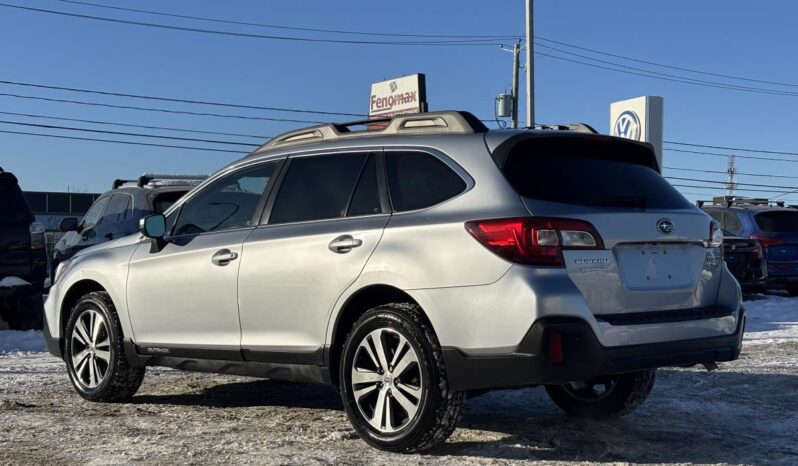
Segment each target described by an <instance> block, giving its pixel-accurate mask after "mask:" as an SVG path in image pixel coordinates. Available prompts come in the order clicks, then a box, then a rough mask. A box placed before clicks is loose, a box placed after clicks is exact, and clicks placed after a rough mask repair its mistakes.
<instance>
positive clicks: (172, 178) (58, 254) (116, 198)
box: [50, 174, 206, 278]
mask: <svg viewBox="0 0 798 466" xmlns="http://www.w3.org/2000/svg"><path fill="white" fill-rule="evenodd" d="M205 178H206V175H156V174H146V175H143V176H141V177H140V178H139V179H138V180H114V183H113V185H112V186H111V190H110V191H108V192H107V193H105V194H103V195H102V196H100V197H99V198H98V199H97V200H96V201H95V202H94V204H93V205H92V206H91V208H89V210H88V211H87V212H86V215H84V216H83V219H81V220H78V219H77V218H75V217H67V218H65V219H63V220H62V221H61V225H60V229H61V231H64V232H66V235H64V236H63V238H61V240H59V241H58V243H56V245H55V251H54V252H53V260H52V263H51V274H50V277H52V278H54V277H55V272H56V270H57V269H58V264H60V263H61V262H63V261H64V260H66V259H69V258H70V257H72V256H73V255H75V253H76V252H78V251H80V250H81V249H85V248H88V247H89V246H94V245H96V244H100V243H104V242H106V241H111V240H113V239H117V238H121V237H123V236H127V235H129V234H132V233H136V232H137V231H138V228H139V220H140V219H141V218H143V217H145V216H147V215H150V214H160V213H163V211H165V210H166V209H168V208H169V207H170V206H171V205H172V204H174V203H175V201H177V200H178V199H180V198H181V197H183V195H184V194H186V193H187V192H188V191H189V190H190V189H191V188H193V187H194V186H196V185H197V184H199V183H200V182H201V181H202V180H204V179H205Z"/></svg>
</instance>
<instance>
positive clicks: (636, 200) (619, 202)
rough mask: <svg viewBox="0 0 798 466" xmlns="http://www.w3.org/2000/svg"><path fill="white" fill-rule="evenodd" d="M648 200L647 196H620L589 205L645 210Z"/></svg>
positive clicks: (594, 201) (592, 202) (596, 201)
mask: <svg viewBox="0 0 798 466" xmlns="http://www.w3.org/2000/svg"><path fill="white" fill-rule="evenodd" d="M649 200H650V198H649V197H648V196H635V195H621V196H612V197H608V198H605V199H597V200H593V201H589V204H590V205H598V206H612V207H637V208H639V209H645V208H646V205H648V201H649Z"/></svg>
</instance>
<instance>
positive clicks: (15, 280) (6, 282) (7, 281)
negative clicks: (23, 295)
mask: <svg viewBox="0 0 798 466" xmlns="http://www.w3.org/2000/svg"><path fill="white" fill-rule="evenodd" d="M25 285H30V283H29V282H26V281H25V280H23V279H21V278H19V277H5V278H4V279H2V280H0V288H11V287H13V286H25Z"/></svg>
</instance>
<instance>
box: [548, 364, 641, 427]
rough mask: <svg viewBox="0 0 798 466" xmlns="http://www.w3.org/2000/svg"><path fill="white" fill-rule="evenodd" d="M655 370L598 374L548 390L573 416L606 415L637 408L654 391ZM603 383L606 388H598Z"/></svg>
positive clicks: (556, 402) (590, 417)
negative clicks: (581, 381)
mask: <svg viewBox="0 0 798 466" xmlns="http://www.w3.org/2000/svg"><path fill="white" fill-rule="evenodd" d="M655 374H656V370H655V369H649V370H644V371H639V372H630V373H627V374H617V375H608V376H603V377H598V378H596V379H594V380H592V381H589V382H586V383H584V384H582V386H579V387H577V386H575V385H574V384H573V383H567V384H563V385H546V392H547V393H548V394H549V397H551V399H552V400H553V401H554V403H555V404H556V405H557V406H559V407H560V408H561V409H562V410H563V411H565V412H566V413H567V414H569V415H571V416H576V417H582V418H589V419H605V418H612V417H619V416H623V415H625V414H629V413H631V412H632V411H634V410H635V409H636V408H637V407H638V406H640V404H642V403H643V401H644V400H645V399H646V397H648V394H649V393H651V388H652V387H653V386H654V378H655ZM597 386H603V387H604V390H597V388H596V387H597Z"/></svg>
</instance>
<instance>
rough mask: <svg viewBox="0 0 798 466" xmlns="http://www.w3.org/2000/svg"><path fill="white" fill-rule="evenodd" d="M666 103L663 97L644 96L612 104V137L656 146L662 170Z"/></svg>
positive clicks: (658, 162)
mask: <svg viewBox="0 0 798 466" xmlns="http://www.w3.org/2000/svg"><path fill="white" fill-rule="evenodd" d="M663 119H664V102H663V99H662V97H658V96H650V95H647V96H643V97H636V98H634V99H629V100H622V101H619V102H613V103H611V104H610V135H612V136H618V137H622V138H627V139H632V140H634V141H641V142H648V143H649V144H651V145H652V146H654V152H655V153H656V155H657V164H658V165H659V168H660V170H662V139H663V129H662V128H663Z"/></svg>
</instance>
